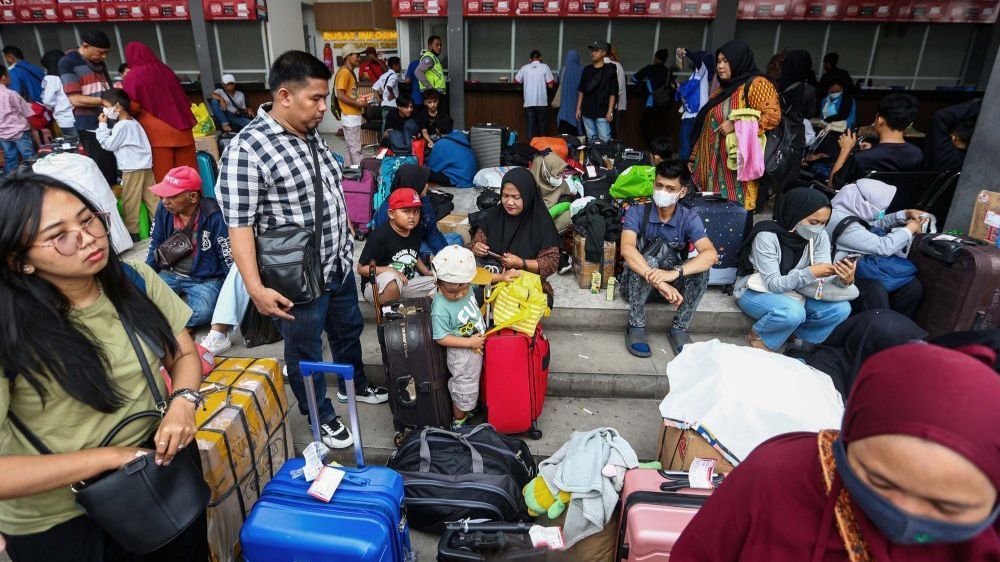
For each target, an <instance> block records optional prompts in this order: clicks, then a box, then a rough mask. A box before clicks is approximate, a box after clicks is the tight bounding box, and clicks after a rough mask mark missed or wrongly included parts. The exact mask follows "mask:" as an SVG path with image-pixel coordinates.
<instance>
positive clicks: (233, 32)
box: [209, 21, 268, 80]
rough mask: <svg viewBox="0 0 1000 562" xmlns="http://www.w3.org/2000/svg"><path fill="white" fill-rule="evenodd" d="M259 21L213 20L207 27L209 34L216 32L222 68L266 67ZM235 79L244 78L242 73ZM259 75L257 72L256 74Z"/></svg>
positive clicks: (253, 68) (251, 68)
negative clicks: (209, 27) (208, 27)
mask: <svg viewBox="0 0 1000 562" xmlns="http://www.w3.org/2000/svg"><path fill="white" fill-rule="evenodd" d="M262 25H264V24H263V23H259V22H238V21H231V22H230V21H227V22H215V23H214V24H212V25H211V27H214V28H215V29H214V30H213V29H209V34H210V36H211V34H213V33H218V36H219V56H220V57H221V58H222V68H223V70H224V71H225V72H229V71H230V69H232V70H257V69H265V68H267V67H268V61H267V54H266V53H264V44H263V42H262V41H261V29H260V26H262ZM234 74H239V76H237V79H239V80H245V77H244V75H243V74H242V73H236V72H234ZM258 75H259V74H258Z"/></svg>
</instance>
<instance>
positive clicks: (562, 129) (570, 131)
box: [558, 119, 580, 137]
mask: <svg viewBox="0 0 1000 562" xmlns="http://www.w3.org/2000/svg"><path fill="white" fill-rule="evenodd" d="M558 124H559V134H560V135H573V136H574V137H578V136H580V131H578V130H577V129H576V125H573V124H570V123H569V122H567V121H563V120H562V119H560V120H559V123H558Z"/></svg>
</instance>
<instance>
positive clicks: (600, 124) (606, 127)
mask: <svg viewBox="0 0 1000 562" xmlns="http://www.w3.org/2000/svg"><path fill="white" fill-rule="evenodd" d="M583 128H584V129H586V130H587V139H589V140H593V139H600V140H602V141H605V142H607V141H609V140H611V123H608V120H607V119H603V118H602V119H588V118H586V117H584V118H583Z"/></svg>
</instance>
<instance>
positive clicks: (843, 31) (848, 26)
mask: <svg viewBox="0 0 1000 562" xmlns="http://www.w3.org/2000/svg"><path fill="white" fill-rule="evenodd" d="M876 25H878V24H874V23H857V22H835V23H831V24H830V42H829V43H828V44H827V47H826V52H827V53H837V54H839V55H840V62H838V63H837V66H839V67H840V68H843V69H845V70H847V72H849V73H850V74H851V77H852V78H853V79H854V80H855V81H857V80H861V79H863V78H864V77H865V73H866V72H867V71H868V57H869V56H870V55H871V52H872V39H873V38H874V36H875V26H876ZM884 46H885V42H884V41H882V40H881V39H879V48H882V47H884ZM917 47H918V48H919V47H920V45H919V44H918V45H917ZM822 63H823V59H822V57H821V58H820V61H819V64H820V65H821V66H822ZM820 74H822V72H821V73H820Z"/></svg>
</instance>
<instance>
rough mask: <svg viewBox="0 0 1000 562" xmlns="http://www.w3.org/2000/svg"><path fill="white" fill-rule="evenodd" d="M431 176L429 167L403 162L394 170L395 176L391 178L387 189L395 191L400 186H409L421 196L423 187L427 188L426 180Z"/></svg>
mask: <svg viewBox="0 0 1000 562" xmlns="http://www.w3.org/2000/svg"><path fill="white" fill-rule="evenodd" d="M430 176H431V169H430V168H428V167H426V166H418V165H416V164H403V165H402V166H400V167H399V169H398V170H396V177H394V178H393V179H392V185H391V186H389V191H390V192H391V191H396V190H397V189H399V188H401V187H409V188H410V189H412V190H413V191H416V192H417V195H420V196H421V197H423V195H424V189H426V188H427V180H428V178H430Z"/></svg>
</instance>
